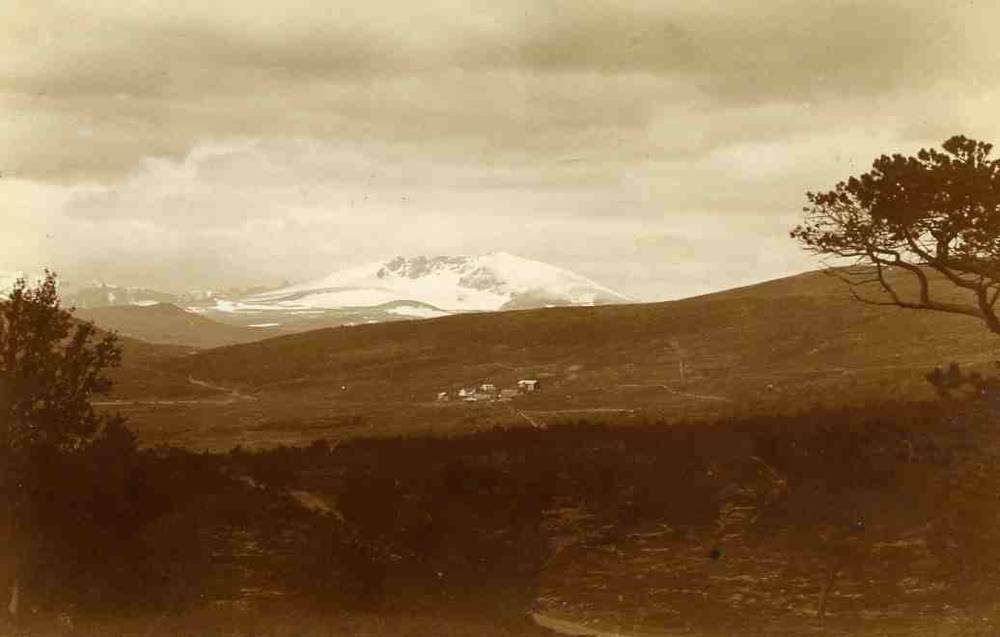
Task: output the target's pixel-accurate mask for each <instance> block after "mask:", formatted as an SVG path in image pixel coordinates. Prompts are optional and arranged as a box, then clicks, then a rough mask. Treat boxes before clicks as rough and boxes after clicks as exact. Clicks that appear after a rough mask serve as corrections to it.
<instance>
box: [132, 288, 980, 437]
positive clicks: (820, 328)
mask: <svg viewBox="0 0 1000 637" xmlns="http://www.w3.org/2000/svg"><path fill="white" fill-rule="evenodd" d="M997 345H1000V341H998V340H997V338H996V337H995V336H992V335H991V334H989V333H988V332H987V330H986V329H985V328H984V327H983V326H982V325H981V324H980V323H977V322H976V321H975V320H973V319H971V318H968V317H963V316H954V315H944V314H938V313H932V312H917V311H912V310H902V309H899V308H894V307H883V306H872V305H865V304H861V303H859V302H857V301H856V300H854V299H853V298H851V296H850V294H849V292H848V290H847V289H846V288H845V287H844V286H843V284H842V283H840V282H839V281H837V280H835V279H833V278H831V277H829V276H827V275H824V274H822V273H807V274H803V275H799V276H794V277H789V278H786V279H780V280H775V281H770V282H767V283H762V284H759V285H755V286H750V287H746V288H740V289H735V290H729V291H725V292H720V293H717V294H710V295H706V296H702V297H696V298H690V299H685V300H681V301H672V302H666V303H652V304H634V305H620V306H604V307H593V308H549V309H543V310H527V311H518V312H501V313H488V314H469V315H459V316H450V317H444V318H440V319H431V320H423V321H406V322H398V323H385V324H373V325H364V326H355V327H340V328H330V329H323V330H316V331H312V332H306V333H301V334H293V335H288V336H282V337H277V338H273V339H268V340H265V341H259V342H253V343H246V344H240V345H233V346H228V347H222V348H217V349H212V350H207V351H201V352H196V353H193V354H191V355H188V356H183V357H174V358H169V359H166V360H164V361H163V362H162V365H161V366H160V367H159V369H161V370H162V371H164V372H165V373H169V374H170V378H173V379H177V378H181V379H187V378H189V377H190V378H194V379H197V380H200V381H202V382H208V383H210V384H212V385H216V386H221V387H226V388H231V389H235V390H238V392H239V394H241V396H242V398H240V399H237V398H236V397H235V396H236V395H235V394H234V395H233V397H232V398H231V399H229V400H226V401H225V404H223V405H221V406H220V405H217V404H211V403H209V402H208V401H206V403H205V404H189V405H186V406H178V407H176V408H172V409H166V408H163V407H162V406H158V407H156V408H155V409H153V408H139V407H137V408H136V409H135V411H134V413H130V414H129V415H130V417H131V418H132V422H133V423H134V424H135V425H136V426H137V428H138V429H139V430H140V431H141V432H143V431H144V432H146V433H147V434H148V435H149V437H147V438H146V439H147V440H149V441H151V442H178V443H180V444H188V445H195V446H206V445H207V446H209V447H211V448H228V447H229V446H232V445H233V444H236V443H239V444H244V445H257V444H274V443H276V442H283V443H293V442H303V441H308V440H310V439H314V438H317V437H324V436H325V437H340V436H353V435H372V434H380V435H385V434H398V433H402V432H412V431H418V430H424V431H427V430H433V431H437V432H467V431H474V430H483V429H488V428H491V427H493V426H497V425H499V426H513V425H515V424H519V425H524V426H527V425H528V424H529V423H530V424H553V423H554V422H556V421H559V420H566V419H579V418H588V419H591V420H595V419H597V420H605V421H611V420H614V421H616V422H626V421H628V418H633V419H639V420H641V419H643V418H647V417H648V418H654V419H663V420H676V419H680V418H717V417H726V416H733V415H740V414H750V413H780V412H795V411H801V410H803V409H807V408H810V407H813V406H817V405H818V406H823V405H825V406H838V405H847V404H861V403H867V402H873V401H876V402H881V401H884V400H892V399H902V400H912V399H922V398H928V397H930V396H931V390H930V387H929V385H928V384H927V382H926V381H925V380H924V374H925V373H926V372H927V371H928V370H929V369H931V368H933V367H934V366H936V365H940V364H946V363H949V362H952V361H958V362H963V363H966V364H969V363H975V364H979V365H985V364H987V363H988V362H989V361H992V360H994V359H996V358H1000V356H998V355H996V351H997V350H996V349H995V348H996V347H997ZM519 378H539V379H541V380H542V381H543V385H544V389H543V391H542V392H539V393H538V394H537V395H533V396H528V397H521V398H518V399H516V400H514V401H513V402H511V403H495V404H490V405H481V404H476V405H469V404H466V403H459V402H454V401H453V402H450V403H436V402H434V397H435V396H436V394H437V392H439V391H446V390H456V389H458V388H459V387H462V386H467V385H472V384H476V383H481V382H486V381H489V382H493V383H495V384H497V385H498V386H501V387H503V386H507V385H510V384H512V383H514V382H515V381H516V380H517V379H519ZM191 389H193V390H197V389H199V388H198V387H193V386H192V387H191ZM200 389H202V390H203V389H204V386H202V387H201V388H200ZM626 416H627V417H626ZM149 432H155V435H154V434H149Z"/></svg>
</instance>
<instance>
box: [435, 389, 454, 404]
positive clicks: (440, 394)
mask: <svg viewBox="0 0 1000 637" xmlns="http://www.w3.org/2000/svg"><path fill="white" fill-rule="evenodd" d="M437 399H438V401H439V402H445V401H447V400H451V396H449V395H448V392H446V391H439V392H438V395H437Z"/></svg>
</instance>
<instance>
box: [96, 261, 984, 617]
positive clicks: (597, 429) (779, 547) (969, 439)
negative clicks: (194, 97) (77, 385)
mask: <svg viewBox="0 0 1000 637" xmlns="http://www.w3.org/2000/svg"><path fill="white" fill-rule="evenodd" d="M993 338H995V337H993ZM993 338H991V337H990V336H989V335H988V334H987V333H986V331H985V330H981V329H978V328H977V326H976V325H975V324H974V322H973V321H972V320H971V319H968V318H965V317H953V316H947V315H939V314H933V313H921V312H908V311H905V310H901V309H898V308H890V307H882V306H874V305H866V304H862V303H859V302H858V301H857V300H855V299H854V298H852V296H851V295H850V293H849V291H848V290H847V288H845V287H844V286H843V285H842V283H841V282H840V281H838V280H836V279H835V278H832V277H830V276H828V275H825V274H823V273H807V274H803V275H799V276H795V277H790V278H786V279H780V280H775V281H770V282H767V283H762V284H759V285H755V286H750V287H746V288H740V289H734V290H729V291H726V292H721V293H717V294H711V295H706V296H702V297H697V298H690V299H684V300H680V301H672V302H665V303H654V304H627V305H609V306H601V307H564V308H546V309H536V310H524V311H510V312H497V313H469V314H461V315H456V316H448V317H442V318H435V319H427V320H414V321H399V322H391V323H381V324H373V325H360V326H351V327H336V328H328V329H321V330H314V331H309V332H303V333H298V334H289V335H284V336H279V337H275V338H271V339H267V340H263V341H258V342H247V343H241V344H234V345H228V346H223V347H216V348H211V349H199V348H197V347H196V344H197V343H196V341H195V340H192V341H191V342H190V343H188V344H186V345H185V344H174V345H150V344H146V343H143V342H141V341H135V340H127V341H126V342H125V360H124V364H123V366H122V367H121V368H120V369H119V370H118V371H117V381H118V384H117V386H116V388H115V393H114V394H113V395H112V396H110V397H109V398H108V399H106V400H104V401H103V402H102V408H103V409H109V410H117V411H119V412H121V413H122V414H123V415H125V416H127V418H128V421H129V424H130V426H131V427H132V429H133V430H134V431H135V432H136V433H137V435H138V438H139V440H140V442H141V443H142V445H143V446H144V447H146V451H144V452H143V453H145V454H147V456H148V458H149V459H150V462H152V463H153V464H152V465H151V467H152V468H150V469H148V474H147V475H146V476H145V478H144V482H143V484H145V485H146V487H147V488H149V489H151V491H152V492H153V493H157V494H159V496H158V497H159V499H158V500H157V501H159V502H161V503H162V502H166V503H167V504H164V505H163V506H164V507H165V508H164V511H169V514H167V515H163V516H161V517H159V518H157V519H156V521H155V522H153V523H151V524H150V525H149V527H148V528H147V529H146V530H145V531H144V537H145V538H146V540H145V541H146V542H148V543H149V544H148V545H149V546H152V547H154V548H153V550H152V553H151V556H150V557H149V558H148V559H147V560H146V561H145V566H144V568H147V569H149V574H148V577H150V578H153V579H152V580H151V581H155V582H156V585H155V586H154V587H153V589H152V590H156V591H157V594H158V596H159V597H158V598H159V599H165V600H170V603H171V604H174V605H175V606H174V607H173V608H174V611H172V612H171V613H167V614H160V615H155V616H156V617H158V619H156V620H155V621H153V620H150V619H149V616H148V615H145V616H141V617H142V618H141V619H139V618H137V619H136V620H135V623H134V624H127V623H126V624H121V622H123V621H125V620H122V619H118V620H115V621H116V622H118V624H115V625H116V626H117V627H118V628H116V629H121V630H123V631H125V632H126V633H127V634H132V633H134V634H160V633H161V632H169V631H176V630H183V627H184V626H190V625H192V623H191V622H196V624H197V625H199V626H202V627H203V628H202V629H203V630H204V631H207V632H218V633H219V634H241V635H242V634H247V635H249V634H288V635H291V634H317V635H320V634H323V635H325V634H379V635H383V634H384V635H389V634H393V635H396V634H412V635H417V634H429V632H435V633H436V634H455V635H459V634H461V635H480V634H552V633H559V634H574V635H776V634H784V635H803V634H813V633H816V634H834V635H896V634H899V635H991V634H995V633H996V631H997V630H1000V625H998V623H997V622H998V619H1000V615H998V610H1000V609H998V608H997V607H996V599H998V596H997V593H998V591H1000V577H998V574H997V573H996V572H995V569H994V568H993V567H992V566H991V565H992V564H995V563H996V561H997V559H1000V536H998V535H997V533H998V532H1000V531H998V530H1000V502H998V499H997V498H998V495H997V491H996V489H995V487H994V485H995V484H996V481H997V480H1000V470H998V469H997V467H1000V448H998V444H997V442H998V437H997V435H996V433H995V427H994V422H995V416H994V413H995V409H996V407H995V405H994V404H993V403H992V402H990V401H988V400H986V401H978V402H977V401H972V402H968V403H967V402H956V401H954V400H945V399H942V398H940V397H938V396H937V395H936V394H935V393H934V391H933V390H932V387H931V385H930V384H929V383H928V382H927V381H926V380H925V375H926V374H927V373H928V372H929V371H930V370H932V369H933V368H934V367H936V366H939V365H944V364H948V363H951V362H959V363H962V365H963V368H976V369H983V370H986V369H990V368H991V367H992V364H993V361H994V360H995V357H994V356H993V352H994V342H993ZM522 379H536V380H538V381H539V384H540V389H539V390H538V391H535V392H529V393H523V394H518V395H516V396H513V397H512V398H511V399H510V400H505V401H495V400H491V401H480V402H466V401H463V400H458V399H454V398H453V399H451V400H447V401H442V400H438V394H439V393H441V392H448V394H449V397H453V396H456V395H457V394H456V392H457V390H458V389H460V388H464V387H473V386H477V385H480V384H482V383H487V382H489V383H492V384H494V385H496V386H497V387H511V386H514V385H515V383H516V382H517V381H518V380H522ZM180 492H183V493H185V494H187V495H186V496H185V497H184V498H179V497H175V496H171V495H170V494H172V493H180ZM181 556H182V557H181ZM153 574H155V575H153ZM151 586H152V585H151ZM331 609H339V610H331ZM442 618H450V619H448V620H447V621H445V620H444V619H442ZM94 626H98V627H102V626H103V627H104V628H106V626H105V625H102V624H100V623H99V622H98V623H96V624H94ZM123 626H124V627H123ZM129 631H132V632H129Z"/></svg>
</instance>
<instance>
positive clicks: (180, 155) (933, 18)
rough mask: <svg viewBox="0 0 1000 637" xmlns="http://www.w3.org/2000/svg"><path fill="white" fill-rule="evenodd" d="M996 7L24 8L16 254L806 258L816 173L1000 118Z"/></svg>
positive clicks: (10, 169)
mask: <svg viewBox="0 0 1000 637" xmlns="http://www.w3.org/2000/svg"><path fill="white" fill-rule="evenodd" d="M997 13H998V9H997V8H996V7H990V6H986V5H985V4H984V3H978V4H975V3H974V4H964V3H963V4H961V5H948V6H944V5H941V4H940V3H930V2H926V3H920V2H902V1H901V0H899V1H897V0H873V1H871V2H864V3H861V2H848V1H846V0H834V1H832V2H831V1H828V0H800V1H796V2H792V1H791V0H770V1H768V2H750V1H749V0H733V1H730V2H726V3H692V2H681V1H680V0H663V1H662V2H644V1H640V0H634V1H632V0H600V1H598V0H572V1H570V0H549V1H547V2H544V3H540V2H537V1H535V0H511V1H510V2H503V3H496V2H485V1H483V2H477V1H471V0H470V1H468V2H458V1H457V0H429V1H428V2H422V3H413V2H401V1H399V2H397V1H392V0H370V1H369V2H365V3H360V4H359V3H316V2H307V1H305V0H287V1H286V2H282V3H272V2H268V3H265V2H256V1H253V0H220V1H218V2H212V3H204V2H197V3H196V2H190V3H185V2H172V3H162V2H159V1H154V0H135V1H134V2H130V3H121V2H120V1H118V0H92V1H89V2H87V3H85V4H80V3H72V4H61V3H60V4H57V3H51V2H36V3H31V4H25V3H14V4H11V5H8V6H5V7H3V8H0V19H4V21H5V24H6V25H9V28H8V29H7V30H6V32H5V34H4V35H3V36H2V37H3V38H4V39H3V40H2V41H0V46H2V47H3V53H4V54H5V65H4V70H3V71H2V74H0V115H3V117H0V136H2V139H3V141H4V143H3V144H0V170H2V171H3V174H4V178H3V179H2V180H0V193H2V196H4V197H5V198H6V200H7V201H9V202H13V204H12V205H11V206H10V207H9V208H8V209H7V211H5V212H4V213H2V214H3V215H5V217H6V218H5V219H4V221H5V222H6V228H11V229H13V231H14V234H13V236H10V235H7V236H5V237H4V238H2V239H0V268H4V269H32V268H35V267H36V264H38V265H45V264H52V265H56V266H58V267H61V268H63V269H66V268H69V269H71V270H73V271H75V272H79V273H87V275H88V276H90V275H94V276H103V277H106V278H111V279H115V280H120V281H125V280H127V279H132V280H134V281H136V282H141V283H144V284H147V285H161V286H163V287H187V286H191V285H218V284H231V283H237V282H238V283H257V282H260V281H261V280H266V281H273V280H275V279H279V280H280V279H281V278H292V279H294V278H301V277H304V276H307V275H309V276H311V275H317V274H325V273H326V272H328V271H330V270H332V269H335V268H336V267H339V266H341V265H347V264H349V263H352V262H355V261H357V260H367V259H370V258H381V257H383V256H391V255H392V254H394V253H397V252H398V253H408V252H413V253H427V252H442V253H449V252H450V253H459V252H480V251H485V250H489V249H494V248H498V247H500V248H504V249H508V250H511V251H514V252H522V253H524V254H526V255H527V256H534V257H536V258H541V259H547V260H551V261H554V262H557V263H559V264H561V265H565V266H568V267H573V268H575V269H578V270H580V271H581V272H582V273H584V274H587V275H589V276H592V277H594V278H596V279H598V280H603V281H607V282H608V283H610V284H613V285H617V286H619V287H622V288H623V290H624V291H625V292H627V293H630V294H633V295H635V296H637V297H639V298H662V297H664V296H675V295H676V294H677V291H678V290H683V291H685V292H696V291H704V290H705V289H708V288H710V287H713V286H714V287H720V286H724V285H727V284H734V283H736V282H741V283H742V282H749V281H748V280H747V279H748V278H749V279H752V278H755V277H756V278H766V277H767V276H774V275H777V274H780V273H784V272H787V271H789V270H790V268H795V267H799V268H804V267H807V266H808V262H807V261H806V260H805V259H803V258H802V257H801V256H800V255H798V253H797V252H796V249H795V247H794V245H792V244H791V242H789V241H787V237H786V233H787V227H788V226H790V225H792V224H794V217H795V214H796V212H797V211H798V210H799V207H800V206H801V204H802V196H803V193H804V192H805V191H806V190H810V189H818V188H823V187H826V186H829V185H830V184H832V183H834V182H835V181H836V180H838V179H841V178H843V177H845V176H847V175H850V174H854V173H856V172H858V171H859V170H864V169H865V168H867V166H868V164H869V163H870V161H871V158H872V157H873V156H875V155H877V154H879V153H882V152H890V151H895V150H900V151H904V152H907V151H912V150H915V149H916V148H917V147H919V146H921V145H929V144H936V143H940V141H942V140H943V139H945V138H946V137H948V136H949V135H951V134H952V133H955V132H964V133H966V134H970V135H973V136H976V137H980V138H985V139H996V137H997V136H1000V124H997V123H996V121H995V117H994V113H995V112H996V110H997V108H998V107H1000V89H998V88H997V86H996V82H995V79H994V72H993V69H994V68H995V66H996V63H997V62H998V51H1000V45H996V44H993V42H994V40H995V38H992V33H991V30H992V25H995V24H996V23H997V17H998V16H997ZM140 279H141V280H140Z"/></svg>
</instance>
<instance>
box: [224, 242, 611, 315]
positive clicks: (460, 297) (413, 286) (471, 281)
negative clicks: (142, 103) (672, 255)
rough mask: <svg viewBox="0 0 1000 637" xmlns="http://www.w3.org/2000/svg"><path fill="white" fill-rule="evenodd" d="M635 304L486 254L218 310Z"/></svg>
mask: <svg viewBox="0 0 1000 637" xmlns="http://www.w3.org/2000/svg"><path fill="white" fill-rule="evenodd" d="M629 300H630V299H629V298H628V297H626V296H625V295H623V294H620V293H618V292H616V291H614V290H612V289H610V288H608V287H605V286H603V285H601V284H599V283H596V282H594V281H592V280H590V279H588V278H586V277H583V276H580V275H578V274H575V273H573V272H570V271H568V270H564V269H562V268H558V267H555V266H552V265H549V264H547V263H542V262H541V261H534V260H531V259H525V258H521V257H517V256H514V255H512V254H508V253H506V252H492V253H490V254H486V255H482V256H450V257H449V256H441V257H424V256H421V257H412V258H405V257H397V258H395V259H392V260H391V261H388V262H376V263H368V264H365V265H361V266H358V267H354V268H349V269H346V270H341V271H339V272H334V273H333V274H331V275H329V276H326V277H323V278H321V279H316V280H313V281H307V282H305V283H300V284H296V285H290V286H286V287H283V288H279V289H277V290H271V291H268V292H263V293H258V294H253V295H250V296H246V297H243V298H240V299H238V300H235V301H220V302H218V303H217V304H216V306H215V307H214V308H212V309H213V310H215V311H219V312H267V311H315V310H339V309H348V308H375V307H383V306H384V309H385V311H386V312H388V313H390V314H396V315H400V316H414V317H431V316H439V315H443V314H448V313H452V312H470V311H479V312H483V311H496V310H510V309H525V308H533V307H546V306H556V305H603V304H609V303H624V302H628V301H629Z"/></svg>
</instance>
